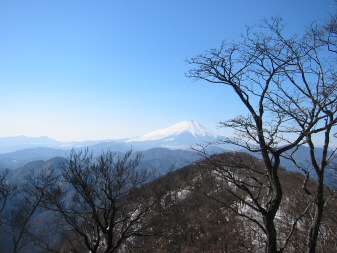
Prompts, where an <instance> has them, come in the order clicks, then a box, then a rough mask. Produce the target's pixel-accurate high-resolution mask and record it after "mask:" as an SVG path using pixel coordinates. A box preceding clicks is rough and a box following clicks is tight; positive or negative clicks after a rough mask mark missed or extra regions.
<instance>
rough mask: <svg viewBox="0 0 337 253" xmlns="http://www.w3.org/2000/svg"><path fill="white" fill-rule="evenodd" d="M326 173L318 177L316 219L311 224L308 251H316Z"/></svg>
mask: <svg viewBox="0 0 337 253" xmlns="http://www.w3.org/2000/svg"><path fill="white" fill-rule="evenodd" d="M323 179H324V174H323V173H321V174H319V175H318V179H317V196H316V201H315V213H314V219H313V222H312V224H311V227H310V230H309V233H308V236H307V250H306V252H307V253H314V252H315V251H316V245H317V238H318V232H319V228H320V225H321V221H322V217H323V209H324V196H323V190H324V180H323Z"/></svg>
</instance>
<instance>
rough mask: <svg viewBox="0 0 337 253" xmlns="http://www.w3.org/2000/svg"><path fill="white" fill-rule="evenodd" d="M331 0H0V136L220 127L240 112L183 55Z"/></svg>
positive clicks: (295, 27)
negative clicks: (192, 71) (193, 74)
mask: <svg viewBox="0 0 337 253" xmlns="http://www.w3.org/2000/svg"><path fill="white" fill-rule="evenodd" d="M335 10H336V8H335V5H334V4H333V0H282V1H276V0H275V1H274V0H261V1H260V0H254V1H253V0H245V1H244V0H231V1H229V0H208V1H206V0H166V1H165V0H161V1H159V0H137V1H136V0H106V1H104V0H91V1H88V0H58V1H54V0H40V1H38V0H21V1H19V0H0V119H1V121H0V137H5V136H16V135H26V136H43V135H45V136H49V137H51V138H54V139H56V140H61V141H74V140H88V139H92V140H99V139H118V138H125V137H132V136H137V135H142V134H145V133H147V132H150V131H152V130H155V129H158V128H165V127H168V126H170V125H172V124H175V123H177V122H180V121H182V120H186V119H194V120H197V121H198V122H200V123H201V124H202V125H204V126H205V127H206V128H208V129H210V130H213V131H214V132H217V133H220V134H226V132H224V130H222V131H220V130H219V129H217V122H218V121H219V120H226V119H229V118H232V117H233V116H235V115H237V114H240V113H241V108H242V107H241V106H240V103H239V102H238V100H237V99H233V97H234V96H233V94H232V93H231V92H230V90H229V89H226V88H224V87H223V86H216V85H210V84H207V83H205V82H194V81H192V80H190V79H188V78H186V77H185V72H187V71H188V69H189V66H188V64H186V62H185V59H188V58H191V57H193V56H195V55H196V54H198V53H202V52H203V51H204V50H207V49H209V48H214V47H217V46H218V45H219V44H220V42H221V41H222V40H225V39H226V40H229V41H230V40H236V39H238V38H239V36H240V33H242V32H244V30H245V25H246V24H247V25H253V24H257V23H258V22H259V20H261V19H263V18H269V17H272V16H281V17H282V18H283V19H284V21H285V23H287V24H288V29H289V31H290V32H299V33H300V32H302V31H303V29H304V27H305V26H306V25H308V24H309V23H310V22H312V21H313V20H324V19H327V18H328V17H329V15H330V14H332V13H333V12H334V11H335Z"/></svg>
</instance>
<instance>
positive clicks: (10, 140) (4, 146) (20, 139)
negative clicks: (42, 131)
mask: <svg viewBox="0 0 337 253" xmlns="http://www.w3.org/2000/svg"><path fill="white" fill-rule="evenodd" d="M59 144H60V142H58V141H55V140H53V139H51V138H49V137H46V136H42V137H26V136H23V135H20V136H14V137H4V138H0V153H7V152H12V151H16V150H20V149H26V148H33V147H54V146H57V145H59Z"/></svg>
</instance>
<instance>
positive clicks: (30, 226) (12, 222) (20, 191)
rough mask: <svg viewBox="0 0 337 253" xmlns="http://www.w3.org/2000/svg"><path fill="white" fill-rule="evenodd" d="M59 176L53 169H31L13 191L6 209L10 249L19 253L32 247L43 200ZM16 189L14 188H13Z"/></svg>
mask: <svg viewBox="0 0 337 253" xmlns="http://www.w3.org/2000/svg"><path fill="white" fill-rule="evenodd" d="M56 179H57V177H55V176H54V175H53V172H52V171H49V170H40V171H34V170H32V171H30V173H29V174H28V175H27V176H26V177H25V180H24V181H23V182H22V183H21V184H19V185H17V186H16V187H15V192H13V191H12V196H11V199H10V205H8V206H7V207H6V208H5V209H4V233H5V234H6V235H7V236H8V239H9V241H8V243H7V245H8V246H9V244H10V248H11V249H8V251H11V252H13V253H18V252H21V251H23V250H24V249H25V248H26V247H27V246H28V245H29V246H30V247H32V245H33V240H32V235H33V234H34V230H39V229H40V228H41V226H43V224H42V223H37V222H36V217H37V215H39V214H41V212H40V211H41V206H42V201H43V199H44V197H45V194H46V193H47V190H48V189H49V188H50V187H51V185H54V183H55V181H56ZM13 189H14V188H13Z"/></svg>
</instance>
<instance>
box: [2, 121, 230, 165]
mask: <svg viewBox="0 0 337 253" xmlns="http://www.w3.org/2000/svg"><path fill="white" fill-rule="evenodd" d="M217 138H218V135H216V134H213V133H211V132H210V131H208V130H207V129H206V128H204V127H203V126H202V125H201V124H199V123H198V122H196V121H194V120H186V121H182V122H180V123H178V124H175V125H173V126H171V127H168V128H165V129H159V130H156V131H153V132H151V133H148V134H145V135H143V136H138V137H134V138H129V139H123V140H104V141H85V142H60V141H55V140H53V139H50V138H48V137H26V136H16V137H6V138H0V151H1V152H0V168H9V169H16V168H19V167H22V166H24V165H25V164H27V163H28V162H32V161H36V160H44V161H45V160H48V159H50V158H52V157H66V156H67V155H68V154H69V152H70V149H72V148H74V149H75V150H76V149H83V148H86V147H87V148H88V149H89V150H90V151H91V152H92V153H93V154H94V155H98V154H100V153H101V152H102V151H106V150H111V151H116V152H125V151H127V150H129V149H133V150H135V151H142V152H144V153H145V154H148V153H149V152H148V151H147V150H149V149H152V151H153V150H156V151H157V154H158V152H159V150H161V152H159V153H163V152H164V151H163V150H164V149H158V148H165V149H170V150H181V151H186V150H190V148H191V147H197V145H198V144H206V143H209V142H216V141H217ZM234 148H235V147H234V146H230V145H228V146H224V147H221V148H219V147H213V148H212V152H216V151H219V152H223V151H224V150H225V149H226V150H228V149H234ZM8 150H10V151H8ZM4 151H8V152H4ZM168 152H169V151H166V153H168ZM1 153H2V154H1ZM173 153H174V154H175V156H176V157H180V158H179V159H178V158H177V159H173V158H172V154H173ZM178 153H184V154H186V152H179V151H177V152H170V156H169V157H171V159H172V164H176V165H178V164H179V165H182V166H184V165H187V163H186V162H187V161H188V162H191V161H192V160H193V159H192V160H191V159H190V158H188V159H185V160H186V162H181V160H182V159H183V157H182V156H180V155H178ZM145 157H146V156H145ZM158 159H159V157H158ZM158 159H157V160H158ZM160 159H161V161H160V162H159V161H158V162H157V163H161V164H163V161H166V163H167V162H168V161H167V158H166V159H165V158H164V157H163V156H161V158H160ZM194 160H195V159H194ZM169 166H171V164H170V165H169ZM174 167H175V168H178V167H176V166H174Z"/></svg>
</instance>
